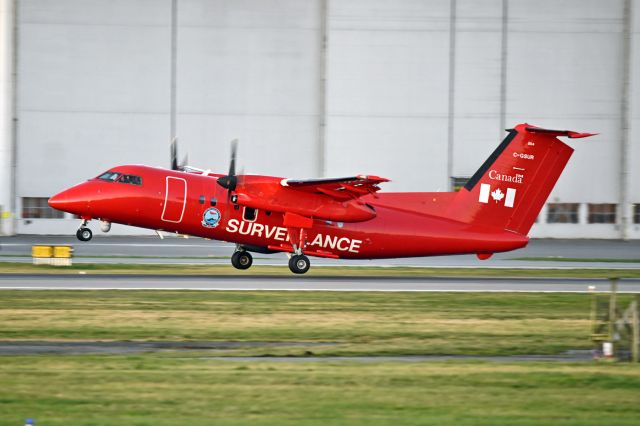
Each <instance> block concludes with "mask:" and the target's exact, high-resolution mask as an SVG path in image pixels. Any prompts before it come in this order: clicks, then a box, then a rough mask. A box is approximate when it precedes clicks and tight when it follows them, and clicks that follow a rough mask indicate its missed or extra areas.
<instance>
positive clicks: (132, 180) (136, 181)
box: [118, 175, 142, 185]
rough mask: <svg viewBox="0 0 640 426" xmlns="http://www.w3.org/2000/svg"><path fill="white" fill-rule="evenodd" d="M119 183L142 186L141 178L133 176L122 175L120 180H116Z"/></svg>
mask: <svg viewBox="0 0 640 426" xmlns="http://www.w3.org/2000/svg"><path fill="white" fill-rule="evenodd" d="M118 182H120V183H128V184H131V185H142V178H141V177H140V176H134V175H122V177H120V179H118Z"/></svg>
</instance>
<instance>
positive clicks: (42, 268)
mask: <svg viewBox="0 0 640 426" xmlns="http://www.w3.org/2000/svg"><path fill="white" fill-rule="evenodd" d="M2 273H5V274H7V273H11V274H20V273H24V274H34V273H37V274H69V273H87V274H137V275H138V274H139V275H238V276H251V275H273V276H279V275H286V276H290V275H291V272H290V271H289V268H287V267H286V266H266V265H255V266H252V267H251V269H249V270H247V271H238V270H236V269H234V268H233V267H232V266H230V265H142V264H121V263H83V264H74V265H72V266H50V265H33V264H29V263H19V262H0V274H2ZM307 276H399V277H402V276H417V277H420V276H425V277H541V278H549V277H557V278H614V277H618V278H640V268H627V269H607V268H603V269H601V268H597V269H589V268H456V267H454V268H448V267H446V268H444V267H443V268H434V267H403V266H393V267H379V266H347V267H342V266H323V267H316V268H311V270H310V271H309V272H308V273H307Z"/></svg>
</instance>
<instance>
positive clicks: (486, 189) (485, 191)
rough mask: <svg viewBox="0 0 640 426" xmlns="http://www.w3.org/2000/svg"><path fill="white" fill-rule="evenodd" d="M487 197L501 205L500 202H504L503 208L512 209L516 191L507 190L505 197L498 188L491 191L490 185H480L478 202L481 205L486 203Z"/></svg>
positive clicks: (512, 189)
mask: <svg viewBox="0 0 640 426" xmlns="http://www.w3.org/2000/svg"><path fill="white" fill-rule="evenodd" d="M489 197H491V199H492V200H493V201H494V202H496V203H502V200H504V205H505V207H511V208H513V202H514V201H515V199H516V190H515V189H514V188H507V194H506V195H505V193H504V192H502V190H501V189H500V188H496V189H494V190H493V191H491V185H489V184H488V183H483V184H481V185H480V197H478V201H480V202H481V203H488V202H489Z"/></svg>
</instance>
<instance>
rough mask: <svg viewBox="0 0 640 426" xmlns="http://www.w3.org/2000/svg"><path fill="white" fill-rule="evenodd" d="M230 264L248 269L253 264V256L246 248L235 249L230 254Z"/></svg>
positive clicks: (237, 267)
mask: <svg viewBox="0 0 640 426" xmlns="http://www.w3.org/2000/svg"><path fill="white" fill-rule="evenodd" d="M231 264H232V265H233V267H234V268H236V269H249V268H250V267H251V265H252V264H253V256H251V253H249V252H248V251H246V250H242V249H241V250H237V251H236V252H234V253H233V255H232V256H231Z"/></svg>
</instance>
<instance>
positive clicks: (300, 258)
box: [231, 246, 311, 274]
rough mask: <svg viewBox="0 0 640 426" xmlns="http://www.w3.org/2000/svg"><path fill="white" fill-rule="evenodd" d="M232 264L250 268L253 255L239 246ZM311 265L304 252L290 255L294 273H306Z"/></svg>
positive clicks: (290, 267) (241, 267) (291, 267)
mask: <svg viewBox="0 0 640 426" xmlns="http://www.w3.org/2000/svg"><path fill="white" fill-rule="evenodd" d="M231 264H232V265H233V267H234V268H236V269H240V270H244V269H249V268H250V267H251V265H252V264H253V256H251V253H249V252H248V251H247V250H245V249H244V247H241V246H239V247H238V248H237V249H236V251H235V252H234V253H233V255H231ZM309 267H311V262H310V261H309V258H308V257H307V256H305V255H304V254H302V253H300V254H295V253H294V254H292V255H291V257H289V269H290V270H291V272H293V273H294V274H304V273H305V272H307V271H308V270H309Z"/></svg>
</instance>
